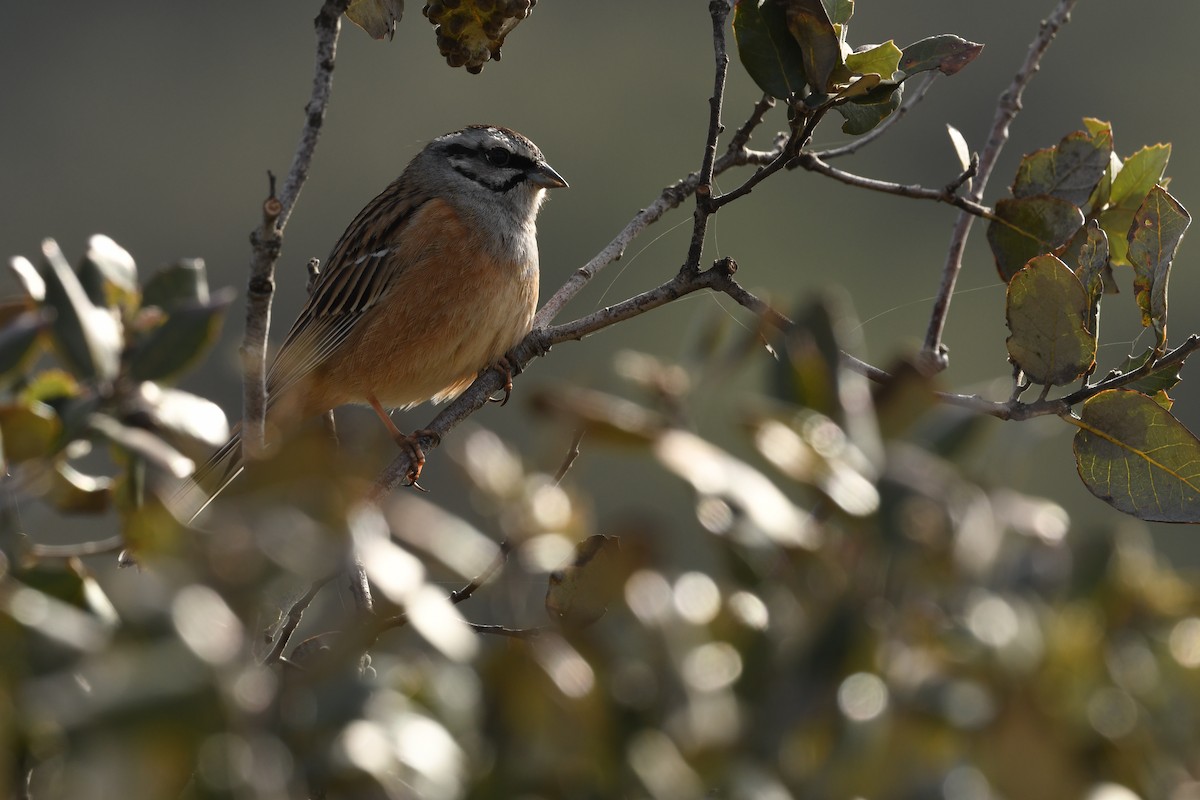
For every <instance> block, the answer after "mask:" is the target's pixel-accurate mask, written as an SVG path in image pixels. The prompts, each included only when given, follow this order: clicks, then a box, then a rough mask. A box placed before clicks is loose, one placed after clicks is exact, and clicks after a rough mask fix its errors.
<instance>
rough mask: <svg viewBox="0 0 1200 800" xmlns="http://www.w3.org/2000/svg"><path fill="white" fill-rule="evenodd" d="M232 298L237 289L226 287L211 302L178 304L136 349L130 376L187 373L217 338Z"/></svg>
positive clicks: (158, 377)
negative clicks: (188, 304) (187, 304)
mask: <svg viewBox="0 0 1200 800" xmlns="http://www.w3.org/2000/svg"><path fill="white" fill-rule="evenodd" d="M233 299H234V291H233V290H232V289H228V288H227V289H224V290H222V291H219V292H217V293H216V295H215V296H214V297H213V300H212V302H210V303H207V304H203V305H199V304H197V305H190V306H184V305H179V306H176V307H175V308H174V309H172V311H171V312H170V316H168V317H167V319H166V321H165V322H163V324H162V325H159V326H158V327H157V328H155V329H154V330H153V331H151V332H150V333H149V334H148V335H147V336H146V337H145V339H143V341H142V342H141V343H140V344H139V345H138V346H137V348H136V349H135V350H134V351H133V355H132V356H130V359H129V374H130V376H131V377H132V378H133V379H134V380H138V381H157V380H163V379H166V378H174V377H178V376H179V375H181V374H182V373H184V372H186V371H187V370H188V369H190V368H191V367H192V365H193V364H195V363H196V362H197V361H198V360H199V359H200V357H201V356H203V355H204V353H205V352H206V351H207V349H208V348H209V346H211V345H212V343H213V342H214V341H216V339H217V336H218V335H219V334H220V332H221V323H222V322H224V320H225V312H226V311H228V310H229V305H230V303H232V302H233Z"/></svg>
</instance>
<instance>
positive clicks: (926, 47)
mask: <svg viewBox="0 0 1200 800" xmlns="http://www.w3.org/2000/svg"><path fill="white" fill-rule="evenodd" d="M982 50H983V45H981V44H977V43H975V42H968V41H967V40H966V39H963V38H962V37H961V36H955V35H954V34H952V33H943V34H939V35H938V36H930V37H929V38H928V39H922V40H921V41H919V42H913V43H912V44H910V45H909V46H908V47H906V48H904V55H903V56H902V57H901V58H900V69H902V70H904V73H905V75H907V76H909V77H911V76H913V75H915V74H916V73H918V72H926V71H928V70H931V69H936V70H938V71H939V72H941V73H942V74H943V75H953V74H954V73H956V72H958V71H959V70H961V69H962V68H963V67H965V66H966V65H967V64H970V63H971V62H972V61H974V60H975V58H976V56H978V55H979V53H980V52H981V51H982Z"/></svg>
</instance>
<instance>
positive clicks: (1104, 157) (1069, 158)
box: [1012, 131, 1112, 206]
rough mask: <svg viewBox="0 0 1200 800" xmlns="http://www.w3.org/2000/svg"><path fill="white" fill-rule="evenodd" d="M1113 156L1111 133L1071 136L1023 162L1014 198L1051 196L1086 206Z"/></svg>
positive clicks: (1019, 170) (1018, 172)
mask: <svg viewBox="0 0 1200 800" xmlns="http://www.w3.org/2000/svg"><path fill="white" fill-rule="evenodd" d="M1111 154H1112V134H1111V132H1108V133H1107V134H1106V133H1103V132H1102V133H1099V134H1096V135H1095V136H1092V135H1091V134H1089V133H1086V132H1084V131H1075V132H1074V133H1069V134H1067V135H1066V136H1065V137H1064V138H1063V140H1062V141H1061V142H1059V143H1058V145H1057V146H1055V147H1048V148H1045V149H1044V150H1037V151H1035V152H1032V153H1029V154H1028V155H1026V156H1025V157H1024V158H1023V159H1021V165H1020V167H1018V168H1017V178H1016V180H1015V181H1014V182H1013V186H1012V193H1013V196H1014V197H1030V196H1032V195H1038V194H1048V195H1051V196H1053V197H1059V198H1062V199H1063V200H1066V201H1068V202H1070V203H1074V204H1075V205H1077V206H1082V205H1083V204H1084V203H1086V202H1087V200H1088V198H1089V197H1091V195H1092V192H1093V191H1094V190H1095V188H1096V184H1097V183H1099V182H1100V179H1101V178H1103V177H1104V171H1105V169H1107V167H1108V162H1109V157H1110V156H1111Z"/></svg>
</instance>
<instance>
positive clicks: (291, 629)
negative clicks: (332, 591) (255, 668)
mask: <svg viewBox="0 0 1200 800" xmlns="http://www.w3.org/2000/svg"><path fill="white" fill-rule="evenodd" d="M333 578H334V576H333V575H330V576H328V577H325V578H320V579H319V580H315V581H313V582H312V585H310V586H309V587H308V591H306V592H305V593H304V594H302V595H300V597H298V598H296V602H294V603H292V605H291V607H290V608H289V609H288V612H287V615H286V616H285V617H284V618H283V623H282V624H281V625H280V626H279V628H278V630H277V631H276V633H275V640H274V641H273V642H272V644H271V652H269V653H267V656H266V658H264V659H263V663H264V664H274V663H275V662H277V661H279V660H280V659H281V658H282V657H283V651H284V650H286V649H287V646H288V642H290V641H291V640H292V635H293V634H294V633H295V632H296V628H298V627H300V620H301V619H303V618H304V611H305V610H306V609H307V608H308V607H309V606H310V605H311V604H312V601H313V600H314V599H315V598H316V596H317V594H318V593H319V592H320V591H321V589H322V588H324V586H325V584H327V583H329V582H330V581H331V580H333Z"/></svg>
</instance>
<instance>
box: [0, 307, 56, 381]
mask: <svg viewBox="0 0 1200 800" xmlns="http://www.w3.org/2000/svg"><path fill="white" fill-rule="evenodd" d="M49 327H50V320H49V319H48V317H47V315H46V313H45V312H43V311H41V310H37V311H24V312H22V313H20V314H19V315H17V317H15V318H14V319H12V320H11V321H10V322H9V323H8V324H7V325H5V326H4V327H3V328H2V329H0V379H3V380H4V381H7V380H8V379H9V378H12V377H15V376H14V373H17V372H18V371H20V370H21V369H22V368H23V367H24V366H25V365H26V364H27V363H28V362H29V360H30V356H31V355H32V354H33V353H35V352H37V351H38V350H40V348H36V347H34V345H35V344H36V343H37V341H38V338H39V337H40V336H41V333H42V331H44V330H47V329H48V328H49Z"/></svg>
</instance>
